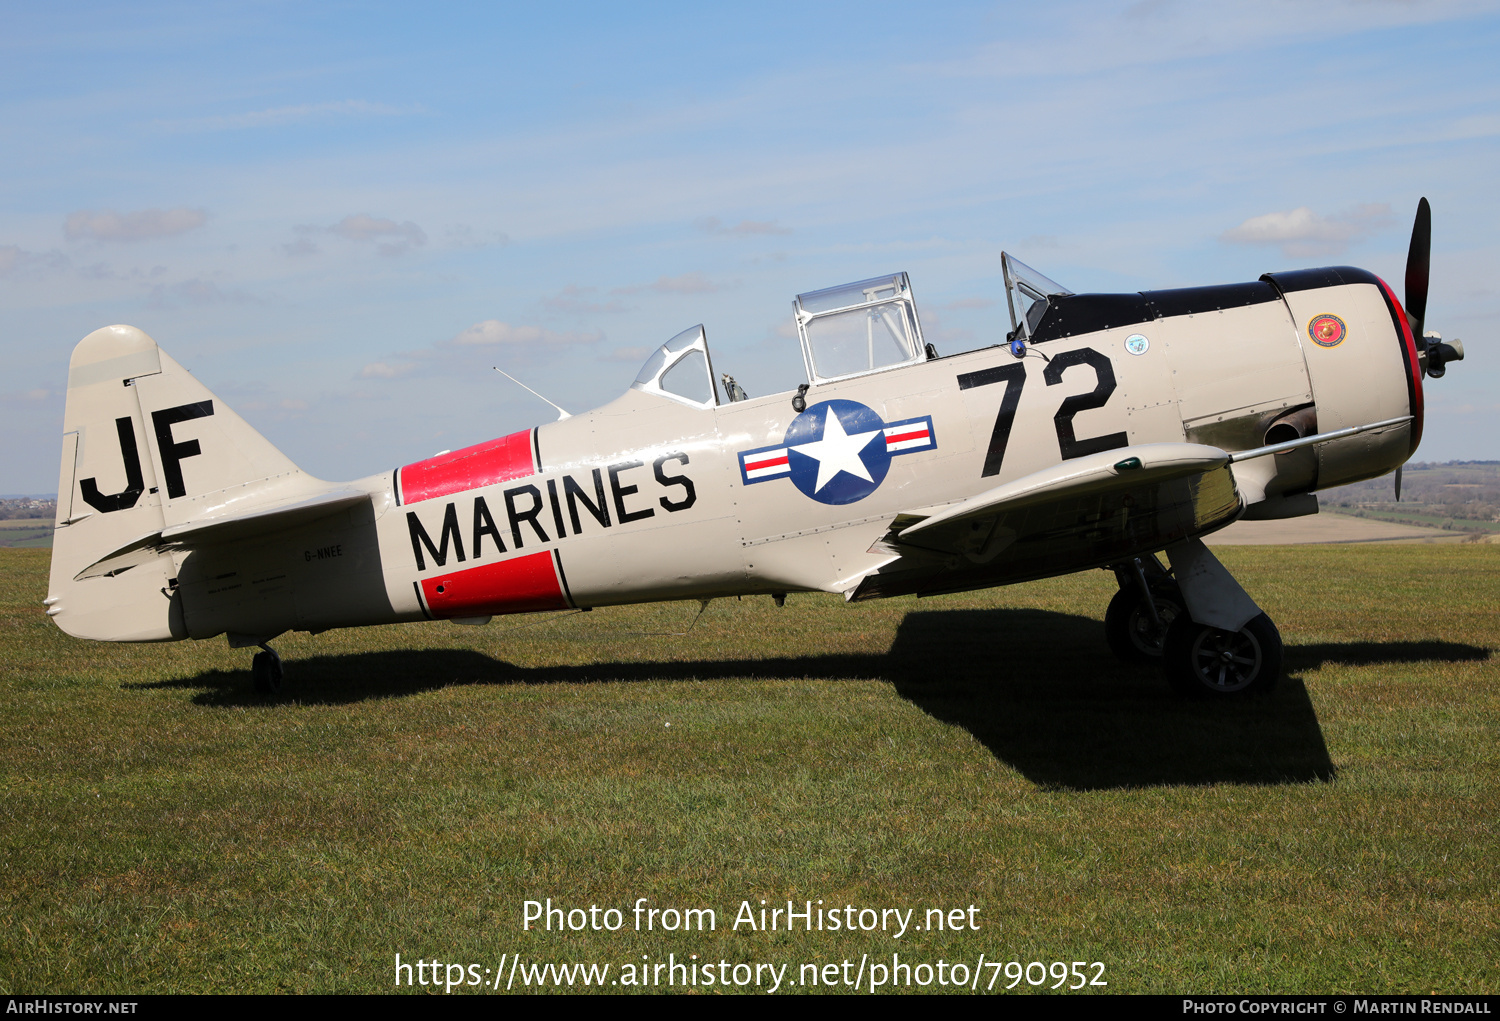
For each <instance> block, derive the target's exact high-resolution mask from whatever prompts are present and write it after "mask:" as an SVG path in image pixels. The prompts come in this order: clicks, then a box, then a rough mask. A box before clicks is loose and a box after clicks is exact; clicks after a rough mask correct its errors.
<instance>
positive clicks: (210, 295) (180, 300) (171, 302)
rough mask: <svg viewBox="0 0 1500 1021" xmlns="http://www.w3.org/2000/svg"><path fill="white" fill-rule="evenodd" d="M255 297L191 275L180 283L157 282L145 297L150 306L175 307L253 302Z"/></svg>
mask: <svg viewBox="0 0 1500 1021" xmlns="http://www.w3.org/2000/svg"><path fill="white" fill-rule="evenodd" d="M254 301H256V299H255V298H254V297H253V296H252V295H249V294H246V293H245V292H244V291H226V290H224V289H223V288H221V287H220V286H219V285H218V284H216V283H214V282H213V281H212V280H203V279H201V278H199V277H193V278H192V279H191V280H184V281H182V282H181V283H176V284H171V285H170V286H169V285H167V284H157V285H156V286H155V287H153V288H151V294H150V296H149V297H148V298H147V299H146V303H147V305H149V306H150V307H151V308H160V309H167V308H175V307H177V305H179V304H181V305H220V304H224V303H245V302H254Z"/></svg>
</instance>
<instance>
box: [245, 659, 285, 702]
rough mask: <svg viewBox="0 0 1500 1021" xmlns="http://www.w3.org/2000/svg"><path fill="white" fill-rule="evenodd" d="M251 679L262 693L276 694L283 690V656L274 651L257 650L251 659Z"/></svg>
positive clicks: (258, 692) (256, 689)
mask: <svg viewBox="0 0 1500 1021" xmlns="http://www.w3.org/2000/svg"><path fill="white" fill-rule="evenodd" d="M250 679H251V680H252V681H254V682H255V691H256V693H257V694H260V695H274V694H275V693H276V692H278V691H280V690H281V657H279V656H277V655H276V654H275V653H274V652H257V653H256V654H255V658H254V659H252V660H251V661H250Z"/></svg>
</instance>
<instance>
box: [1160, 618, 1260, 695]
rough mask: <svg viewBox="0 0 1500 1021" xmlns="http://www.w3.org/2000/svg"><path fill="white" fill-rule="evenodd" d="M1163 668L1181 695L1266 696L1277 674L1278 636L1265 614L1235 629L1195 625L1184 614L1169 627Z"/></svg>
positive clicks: (1195, 623)
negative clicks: (1226, 629)
mask: <svg viewBox="0 0 1500 1021" xmlns="http://www.w3.org/2000/svg"><path fill="white" fill-rule="evenodd" d="M1161 664H1162V670H1163V671H1164V672H1165V673H1166V675H1167V682H1168V683H1169V684H1171V685H1172V688H1173V690H1174V691H1176V692H1177V693H1178V694H1180V695H1200V696H1206V697H1213V698H1229V697H1234V696H1238V697H1243V696H1246V695H1254V694H1264V693H1265V692H1268V691H1270V690H1271V688H1273V687H1274V686H1275V684H1276V680H1277V678H1278V677H1280V676H1281V634H1280V633H1279V632H1278V631H1277V630H1276V625H1275V624H1273V623H1271V618H1270V617H1267V616H1266V615H1265V614H1264V613H1262V614H1261V615H1260V616H1258V617H1255V618H1253V619H1251V620H1250V621H1249V622H1248V623H1247V624H1246V625H1245V626H1244V627H1242V628H1240V630H1238V631H1225V630H1222V629H1220V628H1216V627H1210V626H1208V625H1206V624H1199V623H1197V622H1196V621H1194V620H1193V619H1192V618H1191V617H1189V616H1187V615H1186V614H1182V615H1180V616H1179V617H1178V618H1177V619H1176V620H1175V621H1173V622H1172V626H1171V627H1169V628H1167V636H1166V641H1165V642H1164V643H1163V645H1162V658H1161Z"/></svg>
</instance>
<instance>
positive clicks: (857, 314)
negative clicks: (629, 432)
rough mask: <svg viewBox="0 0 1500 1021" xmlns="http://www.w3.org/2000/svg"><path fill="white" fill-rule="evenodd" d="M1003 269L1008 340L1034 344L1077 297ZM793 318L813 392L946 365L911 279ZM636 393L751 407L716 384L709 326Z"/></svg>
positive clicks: (687, 337) (882, 280)
mask: <svg viewBox="0 0 1500 1021" xmlns="http://www.w3.org/2000/svg"><path fill="white" fill-rule="evenodd" d="M1000 265H1001V269H1002V271H1003V274H1004V278H1005V297H1006V305H1007V307H1008V309H1009V312H1010V324H1011V329H1010V332H1009V333H1008V334H1007V335H1006V336H1005V338H1004V339H1005V341H1006V342H1009V343H1011V344H1015V343H1018V342H1019V343H1022V344H1026V343H1030V341H1031V339H1032V337H1033V335H1034V334H1035V332H1036V328H1037V324H1038V323H1040V322H1041V320H1042V316H1043V315H1044V314H1045V313H1046V311H1047V308H1048V305H1049V303H1050V302H1051V301H1052V299H1054V298H1058V297H1064V296H1068V295H1071V294H1072V293H1073V292H1071V291H1069V290H1068V289H1067V288H1065V287H1063V286H1062V285H1061V284H1059V283H1057V282H1056V281H1054V280H1050V279H1048V278H1047V277H1045V276H1043V275H1042V274H1041V273H1038V272H1037V271H1036V270H1034V269H1032V268H1031V267H1030V266H1027V265H1026V264H1025V263H1023V262H1021V261H1020V260H1018V259H1014V258H1012V257H1011V256H1010V255H1009V254H1007V253H1004V252H1002V253H1001V256H1000ZM792 312H793V315H794V317H795V319H796V324H797V336H798V339H799V340H800V341H801V344H802V362H803V366H804V367H805V368H806V370H807V379H808V383H809V385H812V386H816V385H818V384H819V383H828V382H832V381H833V380H839V379H849V378H851V377H854V376H864V375H868V374H870V373H874V372H885V371H888V370H890V369H898V368H901V367H903V366H907V365H915V364H917V363H919V362H924V361H927V360H929V359H933V358H936V357H938V353H937V350H936V349H935V348H934V347H933V345H931V344H929V343H927V342H926V341H924V340H923V339H922V324H921V320H920V319H919V318H918V317H917V304H916V299H915V298H913V296H912V291H911V281H910V280H909V279H908V278H907V275H906V274H905V273H892V274H889V275H887V276H880V277H871V278H870V279H868V280H857V281H855V282H854V283H849V284H842V285H840V286H838V287H827V288H824V289H823V290H820V291H809V292H807V293H806V294H799V295H797V297H796V298H795V299H794V300H793V302H792ZM999 342H1000V341H999V340H998V339H997V340H996V341H995V343H999ZM631 387H632V388H633V389H635V390H640V391H642V392H644V393H650V394H657V395H659V396H662V397H666V398H669V399H671V400H674V401H679V402H681V403H683V404H688V405H691V406H693V407H697V408H711V407H714V406H716V405H718V404H721V403H727V402H733V401H739V400H744V399H745V392H744V390H742V389H741V388H740V386H739V385H738V384H737V383H736V382H735V380H734V379H733V378H732V377H731V376H729V375H727V374H725V375H721V376H720V377H719V378H718V379H717V380H716V379H715V376H714V370H713V361H712V359H711V358H710V356H709V353H708V336H707V333H706V332H705V331H704V328H703V327H702V326H701V325H700V326H694V327H692V328H691V329H687V330H683V331H682V332H681V333H679V334H677V336H675V337H673V338H672V339H671V340H669V341H667V342H666V343H665V344H663V345H662V346H661V347H659V348H657V349H656V350H655V351H654V352H652V354H651V357H650V358H648V359H647V360H646V364H645V365H643V366H642V367H641V371H640V372H639V373H637V374H636V377H635V382H634V383H632V384H631Z"/></svg>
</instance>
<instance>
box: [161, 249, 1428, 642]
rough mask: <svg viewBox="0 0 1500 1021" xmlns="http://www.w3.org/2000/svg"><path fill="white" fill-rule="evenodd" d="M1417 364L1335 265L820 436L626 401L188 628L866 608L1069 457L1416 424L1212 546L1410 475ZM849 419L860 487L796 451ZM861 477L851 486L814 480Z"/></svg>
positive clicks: (219, 562) (213, 603) (1144, 322)
mask: <svg viewBox="0 0 1500 1021" xmlns="http://www.w3.org/2000/svg"><path fill="white" fill-rule="evenodd" d="M1320 330H1321V335H1320V333H1319V331H1320ZM1415 358H1416V354H1415V350H1414V348H1413V342H1412V338H1411V336H1410V332H1409V330H1406V329H1405V319H1404V315H1403V314H1402V313H1401V311H1400V308H1399V305H1397V304H1396V302H1395V298H1394V296H1392V295H1391V294H1390V292H1389V290H1388V288H1385V287H1384V285H1383V284H1381V283H1380V282H1379V281H1378V280H1377V279H1376V278H1374V277H1373V276H1371V275H1370V274H1367V273H1364V272H1363V271H1359V270H1350V269H1344V268H1340V269H1333V270H1317V271H1304V272H1303V273H1298V274H1284V275H1280V276H1277V277H1274V278H1268V279H1267V280H1264V281H1260V282H1257V283H1254V284H1244V285H1233V286H1227V287H1214V288H1195V289H1189V290H1182V291H1163V292H1145V293H1141V294H1134V295H1079V296H1069V297H1067V298H1065V299H1063V300H1061V301H1059V302H1057V303H1055V305H1054V307H1052V308H1050V309H1049V310H1048V313H1047V318H1044V319H1043V320H1042V322H1041V324H1040V325H1039V327H1038V328H1037V330H1036V333H1035V343H1034V344H1033V345H1032V346H1031V347H1030V349H1029V350H1028V351H1027V352H1026V355H1025V356H1024V357H1022V358H1017V357H1015V356H1014V355H1013V354H1012V353H1011V351H1010V350H1009V349H1008V348H1006V347H1004V346H996V347H990V348H984V349H980V350H976V351H968V352H964V353H962V354H956V355H951V356H947V357H939V358H933V359H930V360H927V361H924V362H921V363H920V364H915V365H908V366H904V367H901V368H899V369H893V370H889V371H876V372H870V373H867V374H863V375H857V376H854V377H852V378H848V379H842V380H838V381H834V382H830V383H824V384H820V385H818V386H816V387H814V388H813V389H812V390H811V391H809V392H808V393H807V394H806V397H805V401H806V405H807V411H806V412H803V413H799V412H798V411H796V410H795V409H794V408H793V405H792V398H793V396H794V394H793V393H791V392H787V393H782V394H775V395H771V396H766V397H758V398H752V399H749V400H744V401H739V402H735V403H726V404H720V405H718V406H717V407H708V408H703V407H693V406H690V405H687V404H685V403H682V402H678V401H674V400H672V399H670V398H668V397H664V396H662V395H660V394H651V393H645V392H641V391H638V390H629V391H627V392H626V393H625V395H624V396H622V397H621V398H619V399H618V400H616V401H614V402H612V403H611V404H608V405H606V406H604V407H602V408H599V409H598V410H596V411H592V412H589V413H587V414H581V415H577V416H574V417H571V418H568V419H565V420H562V421H558V422H552V423H549V424H546V425H542V426H539V427H537V428H534V429H530V430H525V431H522V432H519V433H515V434H513V435H510V436H507V437H504V438H502V439H499V440H494V441H491V442H489V443H484V444H479V445H477V446H475V447H471V448H467V449H465V450H458V451H453V452H447V453H443V454H440V455H437V456H435V457H432V458H429V459H427V460H424V461H419V462H415V463H413V464H409V465H405V466H403V467H401V468H399V469H396V470H394V471H392V472H389V473H384V474H382V475H378V476H373V477H371V478H367V479H363V480H360V481H359V482H358V483H355V484H354V485H355V486H356V487H358V488H362V489H364V490H366V491H368V492H370V493H371V494H372V500H371V502H370V505H369V507H368V509H357V510H352V511H348V512H345V513H343V514H340V515H337V516H335V517H333V518H329V519H325V520H324V521H321V522H319V523H317V524H316V525H312V526H308V527H306V528H304V529H302V530H300V531H299V532H297V533H295V534H293V535H282V536H276V537H274V538H268V539H267V540H265V541H264V542H261V543H253V544H241V545H236V546H226V547H223V548H222V549H221V550H219V551H215V550H199V551H195V552H193V553H190V554H188V555H186V557H184V558H183V561H182V563H181V564H180V565H179V584H180V589H181V594H182V607H183V618H184V623H185V627H186V631H187V633H188V634H189V635H191V636H192V637H207V636H209V635H213V634H218V633H221V632H225V631H229V632H236V633H242V634H252V635H253V634H267V635H269V634H275V633H279V632H281V631H285V630H290V629H305V630H314V631H316V630H322V629H325V628H332V627H341V626H349V625H356V624H373V623H384V622H394V621H411V620H422V619H430V618H457V619H465V618H483V617H487V616H490V615H493V614H501V613H515V612H528V611H537V610H549V609H564V608H568V607H591V606H603V605H609V604H618V603H629V602H638V601H644V600H658V599H680V598H710V597H715V596H725V595H734V594H750V593H775V592H786V591H793V590H821V591H831V592H840V591H847V590H848V588H849V587H850V586H851V585H852V584H853V583H854V582H855V581H857V580H858V579H859V578H860V577H861V576H862V575H864V574H865V573H866V572H869V571H870V570H872V569H873V568H875V567H877V566H879V564H880V563H881V562H882V560H884V559H887V558H888V554H886V553H884V552H881V551H879V550H876V549H872V546H873V545H874V544H875V542H876V540H878V539H879V537H880V536H881V535H882V534H883V533H884V532H885V530H886V528H887V527H888V525H889V524H890V522H891V521H892V519H893V518H894V517H895V516H896V515H898V514H903V513H911V512H916V511H922V510H926V511H928V512H929V513H930V512H931V511H932V510H933V509H935V508H941V507H943V506H945V505H948V504H951V503H953V502H955V501H958V500H962V499H965V498H967V497H969V496H972V495H973V494H975V493H977V492H980V491H983V490H986V489H989V488H991V487H993V486H997V485H999V484H1001V483H1004V482H1007V481H1010V480H1013V479H1017V478H1021V477H1023V476H1026V475H1028V474H1030V473H1032V472H1036V471H1039V470H1042V469H1044V468H1046V467H1048V466H1050V465H1055V464H1057V462H1058V461H1059V460H1060V459H1061V460H1067V459H1069V458H1071V457H1077V456H1080V455H1083V454H1088V453H1094V452H1097V451H1101V450H1109V449H1112V448H1116V447H1125V446H1131V445H1136V444H1145V443H1166V442H1182V441H1184V440H1186V441H1189V442H1197V443H1205V444H1212V445H1215V446H1218V447H1222V448H1224V449H1226V450H1231V451H1232V450H1243V449H1248V448H1253V447H1257V446H1260V445H1262V444H1264V443H1266V442H1267V435H1268V432H1270V431H1271V430H1273V429H1274V428H1275V427H1276V426H1277V425H1281V426H1282V427H1283V429H1284V430H1285V429H1293V430H1296V431H1299V434H1300V433H1306V432H1308V431H1322V432H1328V431H1332V430H1335V429H1339V428H1343V427H1346V426H1354V425H1359V424H1362V423H1367V422H1372V421H1378V420H1384V419H1390V418H1393V417H1396V416H1401V415H1411V416H1413V417H1412V419H1411V421H1410V422H1409V423H1407V424H1406V425H1403V426H1401V427H1396V428H1390V429H1385V430H1381V431H1379V432H1376V433H1367V434H1362V435H1359V436H1354V437H1349V438H1347V439H1343V440H1336V441H1332V442H1328V443H1324V444H1320V445H1318V446H1317V447H1314V448H1307V449H1303V450H1299V451H1295V452H1293V453H1291V454H1288V455H1281V456H1276V457H1267V458H1263V459H1261V460H1260V461H1259V462H1254V461H1252V462H1247V464H1246V466H1245V467H1243V468H1237V470H1236V473H1235V477H1236V482H1237V484H1238V489H1239V491H1240V500H1239V501H1238V502H1237V503H1236V504H1235V506H1234V508H1233V513H1229V514H1226V513H1222V512H1221V513H1218V514H1217V517H1216V518H1215V519H1214V520H1211V521H1209V522H1208V523H1207V525H1204V526H1200V527H1202V528H1203V530H1211V529H1212V528H1216V527H1221V526H1222V525H1223V524H1226V523H1228V521H1230V520H1233V518H1234V517H1235V516H1237V515H1238V513H1239V512H1240V510H1241V509H1242V507H1243V505H1244V504H1259V503H1267V502H1274V501H1276V500H1277V499H1280V498H1283V497H1285V496H1286V495H1288V494H1299V493H1306V492H1311V491H1313V490H1316V489H1321V488H1326V487H1328V486H1334V485H1340V484H1343V483H1347V482H1351V481H1355V480H1357V479H1362V478H1369V477H1372V476H1376V475H1380V474H1383V473H1385V472H1388V471H1390V470H1392V469H1394V468H1395V467H1397V466H1399V465H1400V464H1401V463H1403V462H1404V461H1405V460H1406V459H1407V458H1408V457H1409V456H1410V455H1411V453H1412V452H1413V451H1414V450H1415V448H1416V444H1417V442H1418V439H1419V436H1420V428H1421V404H1420V401H1421V380H1420V372H1419V371H1418V370H1417V369H1416V367H1415ZM839 402H842V403H839ZM830 405H833V406H834V407H835V408H836V409H838V410H839V412H840V413H839V415H838V416H837V417H839V418H841V420H842V421H843V422H854V423H856V425H854V426H846V425H842V424H841V425H840V426H838V427H837V428H838V429H839V430H840V433H841V434H849V433H851V432H852V430H853V429H855V428H856V427H859V428H863V432H859V433H857V434H854V435H856V436H866V434H869V435H868V438H867V439H866V440H865V441H864V442H865V446H864V448H863V450H862V452H861V454H860V455H859V456H860V460H859V462H858V464H857V465H856V464H855V463H853V462H851V461H849V460H848V457H849V454H848V452H847V449H843V450H842V451H841V450H839V449H833V448H832V447H829V448H808V447H807V446H806V443H808V442H811V441H808V440H805V439H804V441H803V443H802V445H801V447H802V449H804V450H809V451H811V452H812V453H819V454H822V455H824V457H823V458H820V459H813V458H811V457H810V456H809V455H805V454H803V453H800V452H799V444H798V442H797V437H796V436H795V435H789V430H790V431H791V432H792V433H795V432H796V428H797V422H798V420H799V419H802V420H803V421H804V423H805V421H806V416H809V415H810V416H812V420H813V423H814V424H815V425H819V426H820V428H823V430H824V432H823V435H822V439H824V440H828V439H829V435H828V434H827V431H826V430H827V428H828V427H827V424H826V423H827V416H828V408H829V406H830ZM855 408H859V409H864V411H856V410H853V409H855ZM820 409H822V410H821V414H822V415H823V422H822V423H818V422H817V418H818V415H819V413H820ZM851 416H852V417H851ZM860 416H864V417H863V418H861V417H860ZM860 422H863V423H864V425H863V426H858V423H860ZM804 433H805V430H804ZM876 433H878V434H879V435H876ZM841 442H844V445H845V448H847V447H848V445H849V444H852V443H854V442H857V440H847V441H841ZM840 455H842V456H843V457H844V458H845V460H844V462H843V463H844V468H843V469H842V470H843V474H837V470H835V471H834V474H833V475H831V476H830V475H829V471H830V469H829V468H823V469H822V477H819V476H818V475H817V469H819V468H821V467H822V461H823V460H826V459H829V458H836V457H838V456H840ZM861 467H862V468H864V472H860V471H859V468H861ZM860 475H864V476H867V477H865V478H861V477H859V476H860ZM1120 552H1121V551H1120V549H1118V548H1114V547H1110V546H1109V545H1108V544H1107V543H1101V544H1099V545H1098V546H1097V548H1090V546H1089V544H1088V543H1082V544H1075V547H1070V549H1069V550H1068V551H1065V552H1063V553H1059V552H1057V551H1055V550H1054V551H1052V552H1050V553H1049V554H1048V557H1047V559H1046V561H1045V562H1041V563H1037V562H1032V563H1028V564H1026V565H1025V567H1024V569H1022V570H1018V571H1016V572H1013V574H1014V576H1006V575H1005V574H1004V573H1003V572H1001V573H999V574H996V573H995V570H994V569H993V568H991V569H989V573H987V574H986V573H983V572H981V571H978V570H977V569H976V570H975V572H974V577H973V578H972V579H971V580H972V582H973V585H978V584H996V583H1003V582H1004V581H1006V580H1020V578H1021V577H1036V576H1038V575H1039V574H1063V573H1068V572H1071V571H1076V570H1081V569H1084V568H1087V567H1092V566H1098V565H1100V564H1102V563H1105V562H1108V561H1109V560H1110V559H1111V558H1114V557H1118V556H1119V555H1120ZM970 567H972V565H966V564H964V565H956V566H955V570H956V571H958V572H959V574H960V576H959V577H957V578H948V579H946V581H945V582H944V585H943V586H942V588H961V587H966V579H965V577H963V576H962V572H963V571H964V570H965V569H968V568H970ZM230 581H233V582H234V583H235V584H234V585H233V587H229V586H227V585H226V582H230ZM967 587H973V586H972V585H968V586H967Z"/></svg>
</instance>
